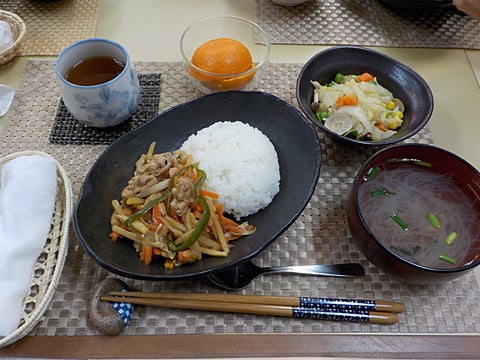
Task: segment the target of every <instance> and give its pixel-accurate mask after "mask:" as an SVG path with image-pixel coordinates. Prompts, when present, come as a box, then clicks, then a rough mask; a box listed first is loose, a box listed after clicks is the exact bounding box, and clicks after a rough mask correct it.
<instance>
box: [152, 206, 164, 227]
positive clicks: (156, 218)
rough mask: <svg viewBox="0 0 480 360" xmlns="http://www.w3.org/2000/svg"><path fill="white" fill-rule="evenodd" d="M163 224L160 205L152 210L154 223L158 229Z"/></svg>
mask: <svg viewBox="0 0 480 360" xmlns="http://www.w3.org/2000/svg"><path fill="white" fill-rule="evenodd" d="M161 222H162V210H161V208H160V206H159V205H155V206H154V207H153V208H152V223H153V224H154V225H155V227H157V226H158V225H160V223H161Z"/></svg>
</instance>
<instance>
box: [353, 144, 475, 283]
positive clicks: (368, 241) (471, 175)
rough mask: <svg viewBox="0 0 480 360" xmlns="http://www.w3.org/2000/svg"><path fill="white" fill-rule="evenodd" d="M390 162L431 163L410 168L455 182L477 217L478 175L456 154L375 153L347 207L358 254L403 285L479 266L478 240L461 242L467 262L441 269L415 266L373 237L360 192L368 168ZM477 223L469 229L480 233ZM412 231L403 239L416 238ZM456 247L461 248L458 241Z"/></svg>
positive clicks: (417, 149) (420, 150)
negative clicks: (412, 160) (417, 161)
mask: <svg viewBox="0 0 480 360" xmlns="http://www.w3.org/2000/svg"><path fill="white" fill-rule="evenodd" d="M391 159H418V160H421V161H425V162H427V163H429V164H431V167H424V166H418V165H414V166H413V168H417V169H418V170H419V171H420V170H421V171H429V172H431V173H433V174H443V175H448V176H449V177H451V178H453V179H455V180H456V181H457V184H459V185H458V186H459V188H460V191H461V192H462V193H464V194H465V195H466V197H467V198H468V199H469V201H468V203H470V204H473V206H474V207H475V209H476V210H475V212H476V213H477V214H480V205H479V204H480V172H479V171H478V170H477V169H475V168H474V167H473V166H472V165H470V164H469V163H467V162H466V161H465V160H463V159H461V158H460V157H458V156H457V155H455V154H453V153H451V152H449V151H447V150H444V149H442V148H439V147H436V146H433V145H425V144H403V145H396V146H390V147H387V148H385V149H382V150H380V151H378V152H377V153H375V154H374V155H372V156H371V157H370V158H369V159H368V160H366V161H365V162H364V164H363V165H362V166H361V168H360V169H359V171H358V173H357V175H356V177H355V180H354V183H353V185H352V187H351V190H350V194H349V199H348V204H347V220H348V226H349V229H350V233H351V235H352V237H353V240H354V241H355V243H356V244H357V246H358V247H359V249H360V251H361V252H362V253H363V254H364V255H365V256H366V257H367V259H368V260H369V261H370V262H372V263H373V264H374V265H376V266H377V267H378V268H380V269H381V270H383V271H384V272H386V273H388V274H390V275H392V276H394V277H395V278H398V279H400V280H402V281H404V282H407V283H413V284H431V283H440V282H445V281H449V280H453V279H455V278H457V277H459V276H462V275H465V274H466V273H468V272H469V271H471V270H472V269H473V268H475V267H476V266H478V265H479V264H480V238H474V239H471V240H472V242H471V245H467V244H466V243H463V244H465V246H469V247H468V250H467V251H468V259H469V261H465V262H463V261H460V260H459V262H458V263H457V264H456V265H455V266H452V267H450V268H443V267H442V268H440V267H430V266H427V265H423V264H418V263H415V262H413V261H412V260H411V259H408V258H407V257H406V256H402V254H400V253H398V252H395V251H393V250H392V249H391V248H390V247H389V246H387V245H386V244H385V242H384V241H385V240H386V239H385V238H379V237H377V236H375V235H374V233H373V232H372V230H371V229H370V228H369V226H368V225H367V221H366V218H365V215H364V214H362V211H361V206H360V202H359V198H360V196H359V189H360V187H361V186H362V185H364V183H365V177H366V176H368V175H367V174H368V173H369V170H370V169H372V168H375V167H382V165H383V164H385V162H388V161H390V160H391ZM397 195H398V194H397ZM390 196H396V195H390ZM432 196H436V197H442V196H443V195H442V194H439V193H436V194H433V195H432ZM414 208H415V207H414V204H412V210H413V209H414ZM385 215H386V216H387V217H389V216H390V214H385ZM419 218H421V219H422V221H424V222H426V225H428V221H427V220H425V219H424V216H423V215H422V216H419ZM392 222H393V221H392ZM479 224H480V215H479V216H478V219H477V221H475V222H474V223H472V227H476V228H475V230H476V233H478V232H479V231H480V230H479V226H480V225H479ZM442 226H443V225H442ZM445 226H446V225H445ZM411 231H414V230H411V229H408V231H407V230H406V232H405V236H406V237H410V238H411V237H415V236H416V235H418V234H416V233H415V232H411ZM459 231H460V232H461V231H464V232H465V231H466V229H464V228H462V229H459ZM386 236H388V235H386ZM457 244H458V245H460V246H461V245H463V244H462V243H461V242H460V243H457Z"/></svg>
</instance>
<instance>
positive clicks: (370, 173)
mask: <svg viewBox="0 0 480 360" xmlns="http://www.w3.org/2000/svg"><path fill="white" fill-rule="evenodd" d="M380 171H382V170H380V168H379V167H378V166H374V167H372V168H370V169H368V171H367V175H365V177H364V178H363V180H365V181H367V180H372V179H373V178H374V177H375V176H377V175H378V173H379V172H380Z"/></svg>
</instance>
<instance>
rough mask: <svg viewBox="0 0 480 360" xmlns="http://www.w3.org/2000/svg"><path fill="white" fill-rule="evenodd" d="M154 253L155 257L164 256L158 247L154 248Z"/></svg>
mask: <svg viewBox="0 0 480 360" xmlns="http://www.w3.org/2000/svg"><path fill="white" fill-rule="evenodd" d="M152 252H153V255H162V254H163V252H162V250H161V249H159V248H157V247H154V248H153V250H152Z"/></svg>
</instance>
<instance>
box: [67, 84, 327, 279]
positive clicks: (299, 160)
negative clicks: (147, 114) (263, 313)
mask: <svg viewBox="0 0 480 360" xmlns="http://www.w3.org/2000/svg"><path fill="white" fill-rule="evenodd" d="M226 120H228V121H242V122H244V123H248V124H250V125H252V126H254V127H256V128H258V129H259V130H260V131H262V132H263V133H264V134H265V135H266V136H267V137H268V138H269V139H270V141H271V142H272V143H273V145H274V147H275V149H276V151H277V154H278V157H279V164H280V175H281V180H280V191H279V193H278V194H277V195H276V196H275V198H274V199H273V201H272V203H271V204H270V205H269V206H268V207H266V208H265V209H264V210H262V211H260V212H258V213H256V214H254V215H251V216H249V217H247V218H245V219H246V220H247V221H248V222H250V223H251V224H252V225H254V226H255V227H256V228H257V230H256V232H255V233H254V234H253V235H250V236H248V237H244V238H242V239H239V240H238V241H236V242H235V244H234V245H235V246H234V247H233V248H232V251H231V252H230V255H229V256H228V257H227V258H220V257H205V258H203V259H202V260H201V261H198V262H196V263H193V264H189V265H182V266H181V267H178V268H176V269H174V270H166V269H165V268H164V266H163V263H161V262H158V263H152V264H150V265H149V266H145V265H143V264H142V263H141V262H140V261H139V259H138V255H137V254H136V252H135V250H134V248H133V246H132V244H131V242H130V241H128V240H125V241H123V240H119V241H117V242H115V243H114V242H112V241H110V240H109V237H108V234H109V233H110V231H111V230H110V216H111V213H112V205H111V202H112V200H113V199H118V198H119V195H120V192H121V189H122V188H123V187H124V186H125V185H126V184H127V182H128V180H129V179H130V178H131V176H132V175H133V171H134V163H135V161H136V160H137V159H138V157H139V156H140V155H141V154H142V153H144V152H145V151H146V150H147V148H148V145H149V144H150V143H151V142H153V141H156V148H155V150H156V151H157V152H164V151H173V150H176V149H178V148H180V146H181V145H182V143H183V142H184V141H185V140H186V139H187V138H188V136H190V135H191V134H193V133H196V132H197V131H198V130H200V129H203V128H205V127H207V126H209V125H211V124H213V123H215V122H217V121H226ZM320 161H321V150H320V144H319V142H318V138H317V133H316V131H315V129H314V128H313V127H312V126H311V125H310V123H309V122H308V121H307V120H306V119H305V118H304V117H303V116H302V114H301V113H300V112H299V111H298V110H297V109H296V108H294V107H293V106H292V105H290V104H288V103H287V102H285V101H284V100H281V99H279V98H277V97H275V96H273V95H269V94H266V93H260V92H220V93H214V94H211V95H207V96H204V97H202V98H199V99H196V100H194V101H191V102H188V103H185V104H182V105H179V106H177V107H174V108H172V109H170V110H167V111H165V112H163V113H162V114H160V115H158V116H157V117H156V118H154V119H153V120H151V121H150V122H148V123H146V124H145V125H143V126H141V127H139V128H137V129H136V130H134V131H133V132H131V133H129V134H127V135H125V136H123V137H121V138H120V139H118V140H117V141H115V142H114V143H113V144H112V145H110V146H109V147H108V148H107V149H106V150H105V151H104V152H103V154H101V155H100V157H99V158H98V160H97V161H96V162H95V164H94V165H93V166H92V168H91V169H90V171H89V173H88V174H87V176H86V179H85V182H84V184H83V187H82V189H81V193H80V196H79V199H78V202H77V205H76V207H75V209H74V213H73V225H74V230H75V233H76V235H77V237H78V239H79V241H80V243H81V244H82V245H83V247H84V248H85V250H86V251H87V253H88V254H90V255H91V256H92V257H93V258H94V259H95V260H96V261H97V262H98V263H99V264H100V265H101V266H103V267H104V268H106V269H107V270H109V271H111V272H113V273H116V274H119V275H122V276H126V277H130V278H135V279H144V280H171V279H180V278H187V277H194V276H200V275H207V274H209V273H213V272H215V271H221V270H225V269H227V268H229V267H232V266H235V265H237V264H239V263H241V262H243V261H246V260H248V259H250V258H252V257H253V256H255V255H257V254H258V253H259V252H260V251H262V250H263V249H264V248H265V247H266V246H267V245H268V244H270V243H271V242H272V241H274V240H275V239H276V238H277V237H278V236H279V235H280V234H282V233H283V232H284V231H285V230H286V229H287V228H288V227H289V226H290V225H291V224H292V223H293V221H294V220H295V219H296V218H297V217H298V216H299V215H300V214H301V212H302V211H303V209H304V207H305V206H306V205H307V203H308V201H309V200H310V197H311V196H312V194H313V191H314V190H315V186H316V184H317V181H318V177H319V173H320Z"/></svg>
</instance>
